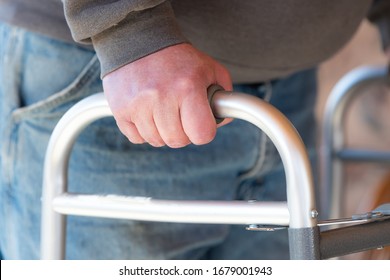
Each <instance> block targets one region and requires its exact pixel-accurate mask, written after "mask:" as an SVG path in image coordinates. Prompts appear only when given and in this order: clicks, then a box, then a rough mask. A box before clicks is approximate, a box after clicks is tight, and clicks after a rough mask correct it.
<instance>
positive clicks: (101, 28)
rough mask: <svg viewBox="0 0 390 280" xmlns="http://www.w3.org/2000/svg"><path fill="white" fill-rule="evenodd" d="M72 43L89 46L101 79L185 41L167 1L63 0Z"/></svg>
mask: <svg viewBox="0 0 390 280" xmlns="http://www.w3.org/2000/svg"><path fill="white" fill-rule="evenodd" d="M63 3H64V10H65V17H66V20H67V22H68V25H69V27H70V29H71V32H72V36H73V38H74V40H75V41H76V42H79V43H86V44H93V47H94V49H95V51H96V53H97V56H98V58H99V60H100V63H101V70H102V74H101V75H102V77H104V76H105V75H106V74H107V73H109V72H112V71H114V70H116V69H118V68H120V67H121V66H123V65H126V64H128V63H131V62H133V61H135V60H137V59H139V58H142V57H144V56H147V55H149V54H151V53H154V52H156V51H158V50H160V49H163V48H166V47H168V46H172V45H176V44H180V43H183V42H186V41H187V40H186V39H185V38H184V36H183V35H182V33H181V31H180V28H179V26H178V24H177V22H176V19H175V16H174V13H173V9H172V7H171V4H170V2H169V1H163V0H127V1H126V0H119V1H112V0H99V1H96V0H63Z"/></svg>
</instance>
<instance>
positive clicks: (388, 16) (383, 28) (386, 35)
mask: <svg viewBox="0 0 390 280" xmlns="http://www.w3.org/2000/svg"><path fill="white" fill-rule="evenodd" d="M368 19H369V20H370V21H371V22H372V23H374V24H375V25H377V27H378V28H379V32H380V35H381V38H382V46H383V49H384V50H388V49H389V48H390V0H374V1H373V4H372V7H371V9H370V11H369V13H368Z"/></svg>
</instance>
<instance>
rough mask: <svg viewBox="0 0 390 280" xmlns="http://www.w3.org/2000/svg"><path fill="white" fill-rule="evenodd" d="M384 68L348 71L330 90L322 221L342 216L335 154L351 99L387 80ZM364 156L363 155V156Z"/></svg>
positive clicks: (339, 170)
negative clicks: (371, 86)
mask: <svg viewBox="0 0 390 280" xmlns="http://www.w3.org/2000/svg"><path fill="white" fill-rule="evenodd" d="M388 71H389V69H388V67H385V66H362V67H359V68H356V69H353V70H351V71H350V72H348V73H347V74H346V75H345V76H343V77H342V78H341V79H340V81H338V82H337V84H336V85H335V86H334V88H333V89H332V91H331V93H330V94H329V97H328V100H327V102H326V104H325V109H324V118H323V124H322V144H321V155H322V157H321V159H322V163H321V169H322V171H321V186H320V187H321V199H320V208H321V209H320V210H321V214H323V215H325V216H324V217H321V218H324V219H329V218H339V217H342V216H343V209H342V202H343V199H344V193H343V190H344V188H343V187H344V186H343V174H342V160H341V159H340V158H338V153H339V152H340V151H341V150H343V149H344V148H345V137H344V131H345V122H344V118H345V114H346V111H347V108H348V105H350V104H351V102H352V100H354V98H357V97H358V96H359V95H361V94H363V93H364V92H365V91H364V90H363V89H364V88H365V87H368V86H370V85H375V84H377V83H378V82H384V81H386V82H387V81H388V80H389V76H388V75H389V72H388ZM366 154H367V156H366V157H367V158H368V156H369V155H370V154H371V155H372V156H371V158H375V157H376V158H377V159H378V160H380V159H381V158H386V157H387V160H388V159H389V154H385V153H383V152H382V153H374V152H372V153H370V154H368V153H366ZM363 155H364V154H363Z"/></svg>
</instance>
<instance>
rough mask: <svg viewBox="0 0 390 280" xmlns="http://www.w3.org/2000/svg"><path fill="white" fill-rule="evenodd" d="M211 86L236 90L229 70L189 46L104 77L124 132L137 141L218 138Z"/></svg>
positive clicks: (153, 142) (182, 141)
mask: <svg viewBox="0 0 390 280" xmlns="http://www.w3.org/2000/svg"><path fill="white" fill-rule="evenodd" d="M212 84H219V85H220V86H222V87H223V88H224V89H225V90H231V89H232V82H231V79H230V75H229V73H228V72H227V70H226V69H225V68H224V67H223V66H221V65H220V64H219V63H217V62H216V61H215V60H213V59H212V58H210V57H209V56H207V55H205V54H203V53H201V52H200V51H198V50H197V49H195V48H194V47H192V46H191V45H189V44H180V45H175V46H171V47H168V48H165V49H163V50H160V51H158V52H156V53H153V54H150V55H148V56H146V57H144V58H141V59H139V60H136V61H135V62H132V63H130V64H127V65H125V66H123V67H121V68H119V69H117V70H115V71H113V72H111V73H109V74H107V75H106V76H105V77H104V78H103V87H104V92H105V95H106V97H107V101H108V104H109V106H110V108H111V110H112V113H113V115H114V117H115V119H116V122H117V125H118V127H119V129H120V130H121V132H122V133H123V134H124V135H125V136H126V137H127V138H128V139H129V140H130V141H131V142H132V143H135V144H140V143H145V142H147V143H150V144H151V145H153V146H155V147H160V146H164V145H168V146H169V147H172V148H180V147H184V146H186V145H188V144H190V143H193V144H196V145H202V144H207V143H209V142H210V141H212V140H213V139H214V137H215V133H216V129H217V125H216V123H215V119H214V116H213V114H212V111H211V109H210V105H209V103H208V100H207V88H208V87H209V86H210V85H212ZM227 122H229V120H226V121H224V122H223V123H222V124H220V125H224V124H226V123H227Z"/></svg>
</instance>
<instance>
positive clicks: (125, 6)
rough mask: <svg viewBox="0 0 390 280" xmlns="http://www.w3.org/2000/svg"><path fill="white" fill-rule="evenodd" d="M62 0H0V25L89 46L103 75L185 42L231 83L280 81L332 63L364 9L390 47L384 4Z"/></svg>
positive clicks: (388, 9)
mask: <svg viewBox="0 0 390 280" xmlns="http://www.w3.org/2000/svg"><path fill="white" fill-rule="evenodd" d="M62 2H63V5H62V3H61V1H60V0H0V20H2V21H5V22H7V23H10V24H15V25H18V26H20V27H24V28H27V29H30V30H32V31H35V32H39V33H43V34H45V35H48V36H51V37H54V38H57V39H60V40H65V41H68V42H74V41H76V42H78V43H82V44H92V45H93V48H94V49H95V50H96V52H97V55H98V57H99V60H100V62H101V65H102V76H104V75H105V74H107V73H109V72H111V71H113V70H115V69H117V68H119V67H121V66H123V65H125V64H127V63H130V62H132V61H135V60H137V59H139V58H142V57H144V56H146V55H148V54H151V53H153V52H156V51H158V50H160V49H163V48H165V47H168V46H172V45H175V44H179V43H183V42H190V43H191V44H193V45H194V46H195V47H196V48H198V49H200V50H202V51H204V52H205V53H207V54H208V55H210V56H211V57H213V58H215V59H216V60H218V61H219V62H220V63H222V64H223V65H225V66H226V67H227V68H228V69H229V70H230V73H231V74H232V77H233V80H234V81H235V82H260V81H264V80H269V79H274V78H279V77H282V76H285V75H288V74H290V73H292V72H295V71H298V70H301V69H304V68H308V67H311V66H313V65H316V64H318V63H320V62H322V61H324V60H325V59H327V58H329V57H330V56H331V55H332V54H334V53H335V52H336V51H337V50H339V49H340V48H341V47H342V46H343V45H344V44H345V43H346V42H348V40H349V39H350V38H351V37H352V35H353V34H354V32H355V31H356V29H357V27H358V26H359V24H360V22H361V21H362V19H363V18H364V17H365V16H367V14H368V12H369V11H370V13H369V18H370V20H372V21H373V22H375V23H377V24H378V25H379V26H380V27H381V33H382V37H383V43H384V47H387V46H388V45H389V43H390V40H389V38H390V1H389V0H377V1H374V3H373V1H372V0H326V1H324V0H272V1H269V0H225V1H223V0H172V1H164V0H127V1H126V0H118V1H112V0H99V1H96V0H63V1H62ZM372 4H374V5H373V6H372ZM371 6H372V9H371V10H370V7H371ZM64 12H65V15H64Z"/></svg>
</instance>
